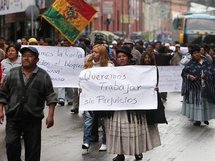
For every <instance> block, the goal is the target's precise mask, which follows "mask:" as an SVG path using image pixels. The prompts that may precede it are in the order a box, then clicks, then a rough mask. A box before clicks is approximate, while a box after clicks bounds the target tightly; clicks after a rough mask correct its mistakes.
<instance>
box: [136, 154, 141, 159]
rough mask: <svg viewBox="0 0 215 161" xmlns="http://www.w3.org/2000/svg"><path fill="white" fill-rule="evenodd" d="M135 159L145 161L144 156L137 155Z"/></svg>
mask: <svg viewBox="0 0 215 161" xmlns="http://www.w3.org/2000/svg"><path fill="white" fill-rule="evenodd" d="M135 159H136V160H142V159H143V154H136V155H135Z"/></svg>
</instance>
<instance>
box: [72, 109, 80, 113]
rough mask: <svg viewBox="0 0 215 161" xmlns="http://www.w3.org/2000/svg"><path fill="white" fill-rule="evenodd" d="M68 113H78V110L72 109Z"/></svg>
mask: <svg viewBox="0 0 215 161" xmlns="http://www.w3.org/2000/svg"><path fill="white" fill-rule="evenodd" d="M70 112H71V113H78V109H74V108H72V109H71V110H70Z"/></svg>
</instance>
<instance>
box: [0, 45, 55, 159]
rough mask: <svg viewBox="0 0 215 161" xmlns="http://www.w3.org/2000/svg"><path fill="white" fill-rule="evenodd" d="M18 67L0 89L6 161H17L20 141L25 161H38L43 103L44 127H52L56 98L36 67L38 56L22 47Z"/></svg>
mask: <svg viewBox="0 0 215 161" xmlns="http://www.w3.org/2000/svg"><path fill="white" fill-rule="evenodd" d="M20 52H21V54H22V66H20V67H17V68H13V69H12V70H11V71H10V73H9V74H8V75H7V76H6V79H5V80H4V82H3V86H2V88H1V89H0V124H2V123H3V120H4V112H3V108H4V110H5V115H6V117H7V120H6V139H5V140H6V150H7V157H8V161H21V140H20V137H21V135H23V139H24V142H25V144H24V145H25V161H39V160H40V151H41V120H42V118H43V117H44V113H43V110H44V106H45V102H46V104H47V106H49V111H48V116H47V118H46V125H47V128H49V127H52V126H53V125H54V109H55V105H56V103H57V97H56V94H55V92H54V89H53V86H52V82H51V78H50V76H49V75H48V73H47V72H46V71H45V70H43V69H41V68H39V67H38V66H37V62H38V61H39V53H38V51H37V49H36V48H34V47H24V48H22V49H21V50H20Z"/></svg>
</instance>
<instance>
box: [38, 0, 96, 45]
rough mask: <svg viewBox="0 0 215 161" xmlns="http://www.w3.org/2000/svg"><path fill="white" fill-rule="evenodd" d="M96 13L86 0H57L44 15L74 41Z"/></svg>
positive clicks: (66, 36)
mask: <svg viewBox="0 0 215 161" xmlns="http://www.w3.org/2000/svg"><path fill="white" fill-rule="evenodd" d="M95 13H96V10H95V9H94V8H93V7H91V6H90V5H89V4H88V3H86V2H85V1H84V0H56V1H55V2H54V3H53V4H52V5H51V7H50V8H49V9H48V10H47V11H46V12H45V13H44V14H43V15H42V17H43V18H44V19H45V20H47V21H48V22H49V23H50V24H51V25H52V26H54V27H55V28H56V29H57V30H58V31H59V32H61V34H62V35H63V36H64V37H65V38H67V39H68V40H69V41H70V42H72V43H73V42H74V41H75V40H76V38H78V35H79V34H80V33H81V31H82V30H83V29H84V28H85V27H86V26H87V24H88V23H89V22H90V21H91V19H92V18H93V15H94V14H95Z"/></svg>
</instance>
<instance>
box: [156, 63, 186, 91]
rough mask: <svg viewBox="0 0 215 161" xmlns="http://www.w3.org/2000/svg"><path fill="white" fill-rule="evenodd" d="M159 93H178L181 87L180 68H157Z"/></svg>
mask: <svg viewBox="0 0 215 161" xmlns="http://www.w3.org/2000/svg"><path fill="white" fill-rule="evenodd" d="M158 71H159V83H158V87H159V92H180V91H181V86H182V78H181V71H182V67H181V66H159V67H158Z"/></svg>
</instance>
